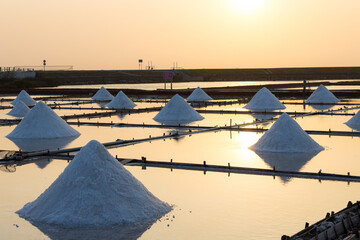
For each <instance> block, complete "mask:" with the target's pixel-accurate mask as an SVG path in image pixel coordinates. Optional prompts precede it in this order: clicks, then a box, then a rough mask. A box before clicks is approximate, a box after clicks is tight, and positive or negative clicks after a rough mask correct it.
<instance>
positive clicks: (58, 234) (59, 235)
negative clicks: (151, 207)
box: [32, 222, 153, 240]
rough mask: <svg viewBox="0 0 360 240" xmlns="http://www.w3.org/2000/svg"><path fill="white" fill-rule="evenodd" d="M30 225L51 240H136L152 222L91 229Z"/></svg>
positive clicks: (39, 224)
mask: <svg viewBox="0 0 360 240" xmlns="http://www.w3.org/2000/svg"><path fill="white" fill-rule="evenodd" d="M32 224H33V225H34V226H35V227H37V228H38V229H39V230H40V231H42V232H43V233H44V234H45V235H47V236H48V237H49V238H50V239H51V240H74V239H76V240H97V239H106V240H136V239H139V238H140V236H141V235H142V234H143V233H144V232H145V231H146V230H147V229H149V228H150V227H151V225H152V224H153V222H145V223H143V222H142V223H141V224H120V225H112V226H106V227H91V228H90V227H84V228H64V227H62V226H58V225H51V224H43V223H35V222H32Z"/></svg>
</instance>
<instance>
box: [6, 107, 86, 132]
mask: <svg viewBox="0 0 360 240" xmlns="http://www.w3.org/2000/svg"><path fill="white" fill-rule="evenodd" d="M79 135H80V133H79V132H78V131H76V130H75V129H73V128H72V127H70V126H69V125H68V124H67V123H66V122H65V121H64V120H63V119H61V118H60V117H59V116H58V115H57V114H56V113H55V112H54V111H53V110H52V109H51V108H49V107H48V106H47V105H46V104H45V103H43V102H42V101H40V102H38V103H37V104H36V105H35V107H33V108H32V109H31V111H30V112H29V113H28V114H26V116H25V117H24V118H23V120H21V122H20V123H19V124H18V125H17V126H16V128H15V129H14V130H13V131H12V132H11V133H10V134H9V135H7V137H8V138H10V139H11V138H62V137H75V136H79Z"/></svg>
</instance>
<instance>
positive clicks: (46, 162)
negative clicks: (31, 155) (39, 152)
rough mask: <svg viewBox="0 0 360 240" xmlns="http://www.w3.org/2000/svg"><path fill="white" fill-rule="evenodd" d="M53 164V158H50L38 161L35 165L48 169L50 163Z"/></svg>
mask: <svg viewBox="0 0 360 240" xmlns="http://www.w3.org/2000/svg"><path fill="white" fill-rule="evenodd" d="M51 162H52V159H51V158H48V159H37V160H36V162H35V164H36V166H38V168H40V169H44V168H46V167H47V165H49V163H51Z"/></svg>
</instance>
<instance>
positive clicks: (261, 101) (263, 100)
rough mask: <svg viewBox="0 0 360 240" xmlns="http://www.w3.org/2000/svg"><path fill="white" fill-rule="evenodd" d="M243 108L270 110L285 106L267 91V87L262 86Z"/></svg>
mask: <svg viewBox="0 0 360 240" xmlns="http://www.w3.org/2000/svg"><path fill="white" fill-rule="evenodd" d="M244 108H246V109H250V110H255V111H267V110H270V111H271V110H278V109H285V106H284V105H283V104H282V103H281V102H280V101H279V100H278V99H277V98H276V97H275V96H274V94H272V93H271V92H270V91H269V89H267V88H266V87H263V88H262V89H260V90H259V91H258V92H257V93H256V94H255V95H254V96H253V98H252V99H251V100H250V102H249V103H248V104H246V105H245V107H244Z"/></svg>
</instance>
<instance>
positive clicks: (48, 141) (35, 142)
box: [10, 136, 78, 152]
mask: <svg viewBox="0 0 360 240" xmlns="http://www.w3.org/2000/svg"><path fill="white" fill-rule="evenodd" d="M76 138H78V136H74V137H61V138H11V139H10V140H11V141H12V142H13V143H15V144H16V146H18V147H19V148H20V149H21V150H22V151H24V152H32V151H41V150H50V151H53V150H58V149H62V148H64V147H66V146H67V145H68V144H69V143H71V142H72V141H74V140H75V139H76Z"/></svg>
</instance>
